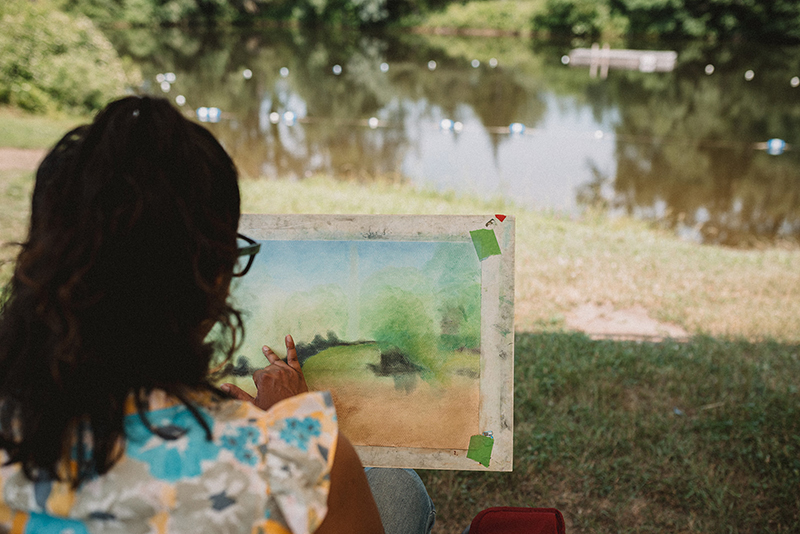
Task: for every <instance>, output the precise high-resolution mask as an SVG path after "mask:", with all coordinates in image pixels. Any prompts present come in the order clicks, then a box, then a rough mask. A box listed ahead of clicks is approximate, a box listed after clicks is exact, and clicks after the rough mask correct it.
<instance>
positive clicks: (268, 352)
mask: <svg viewBox="0 0 800 534" xmlns="http://www.w3.org/2000/svg"><path fill="white" fill-rule="evenodd" d="M261 352H263V353H264V356H266V358H267V360H269V363H270V364H273V363H276V362H279V361H281V359H280V357H279V356H278V355H277V354H275V353H274V352H272V349H271V348H269V347H268V346H266V345H264V346H263V347H261Z"/></svg>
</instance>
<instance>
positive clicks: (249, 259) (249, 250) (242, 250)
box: [233, 234, 261, 276]
mask: <svg viewBox="0 0 800 534" xmlns="http://www.w3.org/2000/svg"><path fill="white" fill-rule="evenodd" d="M236 249H237V254H236V255H237V259H236V264H235V265H234V266H233V276H244V275H246V274H247V271H249V270H250V267H252V265H253V260H254V259H255V257H256V254H258V251H259V250H261V243H256V242H255V240H254V239H250V238H249V237H247V236H245V235H242V234H236Z"/></svg>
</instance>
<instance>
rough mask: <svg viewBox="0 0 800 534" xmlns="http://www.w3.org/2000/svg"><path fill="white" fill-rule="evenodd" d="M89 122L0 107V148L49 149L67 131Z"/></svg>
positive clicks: (71, 117) (76, 118) (77, 118)
mask: <svg viewBox="0 0 800 534" xmlns="http://www.w3.org/2000/svg"><path fill="white" fill-rule="evenodd" d="M90 120H91V119H90V118H89V117H81V116H71V115H55V116H50V115H32V114H28V113H25V112H22V111H19V110H17V109H14V108H10V107H0V147H11V148H46V147H50V146H52V145H54V144H55V143H56V141H58V140H59V139H61V137H62V136H63V135H64V134H65V133H67V131H69V130H70V129H72V128H74V127H75V126H77V125H79V124H83V123H86V122H88V121H90Z"/></svg>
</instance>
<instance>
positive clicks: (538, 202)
mask: <svg viewBox="0 0 800 534" xmlns="http://www.w3.org/2000/svg"><path fill="white" fill-rule="evenodd" d="M110 37H111V39H112V41H113V42H114V43H115V46H116V47H117V48H118V50H119V51H120V53H121V54H123V55H126V56H128V57H130V58H132V59H133V62H134V63H135V64H136V65H138V67H139V68H140V69H141V71H142V73H143V77H144V79H145V80H147V81H146V82H145V86H144V87H142V88H141V89H142V90H143V91H151V92H156V93H160V92H161V89H160V88H159V86H158V84H156V83H155V77H156V75H157V74H158V73H164V72H174V73H176V81H175V83H174V84H172V86H171V87H170V90H169V95H168V96H171V97H172V98H175V97H176V96H177V95H178V94H181V95H182V96H184V97H185V99H186V104H185V106H184V108H185V109H186V110H187V113H190V112H191V110H194V109H196V108H198V107H200V106H215V107H218V108H220V109H222V110H223V116H222V120H221V121H220V122H219V123H218V124H211V125H210V128H211V129H213V131H214V133H215V134H216V135H217V136H219V137H220V139H221V140H222V142H223V143H224V145H225V146H226V148H228V150H230V151H231V153H232V154H233V155H234V159H235V160H236V162H237V165H238V166H239V167H240V169H241V171H242V172H243V174H245V175H247V176H250V177H264V178H267V179H277V178H282V179H302V178H304V177H307V176H310V175H313V174H317V173H324V174H330V175H333V176H336V177H338V178H342V179H348V180H353V179H355V180H361V181H368V180H375V179H390V180H396V181H414V182H418V183H421V184H424V185H429V186H433V187H438V188H440V189H442V188H448V189H456V190H458V191H470V192H473V193H475V194H478V195H481V196H484V197H490V196H496V195H498V194H503V195H505V196H507V197H509V198H510V199H511V200H513V201H515V202H519V203H522V204H529V205H531V206H534V207H544V208H551V209H557V210H566V211H570V212H578V211H580V210H581V209H582V208H583V207H584V206H586V205H592V206H602V207H606V208H608V209H610V210H612V211H617V212H624V213H628V214H632V215H635V216H637V217H642V218H645V219H652V220H655V221H658V222H659V223H661V224H664V225H666V226H669V227H671V228H675V229H676V230H678V231H679V232H680V233H681V234H682V235H685V236H686V237H689V238H692V239H697V240H702V241H704V242H709V243H719V244H724V245H731V246H754V245H758V244H760V243H766V242H773V241H775V240H789V241H795V242H796V241H799V240H800V165H798V163H800V161H798V158H800V150H791V149H792V148H794V147H797V148H798V149H800V98H798V96H800V88H798V87H792V84H791V83H790V80H791V79H792V78H793V77H795V76H798V75H800V47H772V48H769V49H767V48H763V47H757V46H754V45H717V46H712V45H708V44H688V45H682V46H681V48H680V49H678V53H679V55H678V62H677V66H676V68H675V70H674V71H672V72H669V73H640V72H635V71H621V70H613V69H612V70H611V71H610V72H609V74H608V77H607V78H605V79H601V78H592V77H591V76H590V72H589V69H581V68H570V67H568V66H565V65H563V64H562V62H561V57H562V56H563V55H564V54H566V53H567V52H568V51H569V49H570V46H569V45H564V44H559V43H552V42H538V41H529V40H525V39H517V38H459V37H443V36H419V35H411V34H399V35H380V36H376V35H369V34H363V33H349V32H345V31H340V32H334V33H327V34H322V33H302V32H297V31H290V30H285V29H277V28H269V29H263V30H252V29H249V30H244V29H230V30H226V31H211V30H193V31H187V30H185V29H184V30H179V29H170V30H160V31H158V32H155V33H151V32H150V31H148V30H125V31H117V32H114V33H113V34H111V35H110ZM627 46H628V47H629V48H642V49H643V48H652V47H653V45H652V44H647V45H643V46H637V45H636V44H635V43H632V44H628V45H627ZM475 58H478V59H480V60H481V64H480V66H479V67H478V68H475V67H473V66H472V65H471V61H472V60H473V59H475ZM490 58H493V59H495V61H493V62H490ZM431 60H433V61H435V63H436V68H435V69H434V70H431V69H430V68H429V66H428V65H429V62H430V61H431ZM334 65H340V66H341V72H340V73H339V74H338V75H337V74H335V73H334V72H333V70H332V67H333V66H334ZM707 65H713V67H714V68H713V69H707V68H706V67H707ZM382 67H383V68H382ZM246 69H247V70H249V71H250V72H249V73H248V74H250V76H249V78H248V77H246V76H243V72H244V71H245V70H246ZM281 69H288V74H287V75H285V76H284V75H281V74H280V73H281ZM707 70H713V72H712V74H707V73H706V71H707ZM748 70H751V71H753V73H754V76H753V77H752V79H751V80H749V81H748V80H746V79H745V72H746V71H748ZM284 73H285V74H286V73H287V70H284ZM287 111H289V112H292V113H294V115H295V121H294V124H290V123H288V122H287V121H286V120H285V118H284V114H285V113H286V112H287ZM275 114H277V117H278V120H277V121H276V120H275V118H276V115H275ZM373 117H374V118H377V119H378V124H379V126H378V127H376V128H373V127H370V125H369V119H370V118H373ZM445 118H446V119H449V120H451V123H449V125H448V127H450V125H452V124H453V122H459V123H460V124H461V125H462V126H463V129H462V131H460V132H459V131H444V132H442V131H439V130H440V122H441V120H442V119H445ZM289 122H291V121H289ZM514 122H518V123H522V124H524V125H525V126H526V131H525V134H524V135H522V136H520V135H517V136H514V135H510V134H508V133H505V132H507V129H508V126H509V124H511V123H514ZM373 126H375V124H374V121H373ZM451 130H452V128H451ZM770 138H780V139H784V140H786V141H787V142H788V143H789V149H790V150H788V151H787V152H786V153H784V154H782V155H779V156H770V155H768V154H766V153H765V152H764V151H763V150H758V149H757V148H756V145H757V144H758V143H763V142H765V141H766V140H768V139H770Z"/></svg>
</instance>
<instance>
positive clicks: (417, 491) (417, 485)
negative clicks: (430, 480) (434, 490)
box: [364, 467, 436, 534]
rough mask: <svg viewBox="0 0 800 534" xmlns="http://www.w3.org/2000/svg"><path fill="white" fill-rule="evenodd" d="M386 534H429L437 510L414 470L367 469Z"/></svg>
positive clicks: (365, 470) (368, 479) (370, 485)
mask: <svg viewBox="0 0 800 534" xmlns="http://www.w3.org/2000/svg"><path fill="white" fill-rule="evenodd" d="M364 472H365V473H366V475H367V481H368V482H369V487H370V489H372V495H373V497H375V503H376V504H377V505H378V512H380V514H381V523H383V529H384V530H385V531H386V534H428V533H429V532H430V531H431V529H432V528H433V523H434V521H435V520H436V508H435V507H434V506H433V501H431V498H430V497H429V496H428V491H427V490H426V489H425V485H424V484H423V483H422V480H420V478H419V475H418V474H417V473H416V472H415V471H414V470H412V469H387V468H382V467H367V468H366V469H364Z"/></svg>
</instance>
